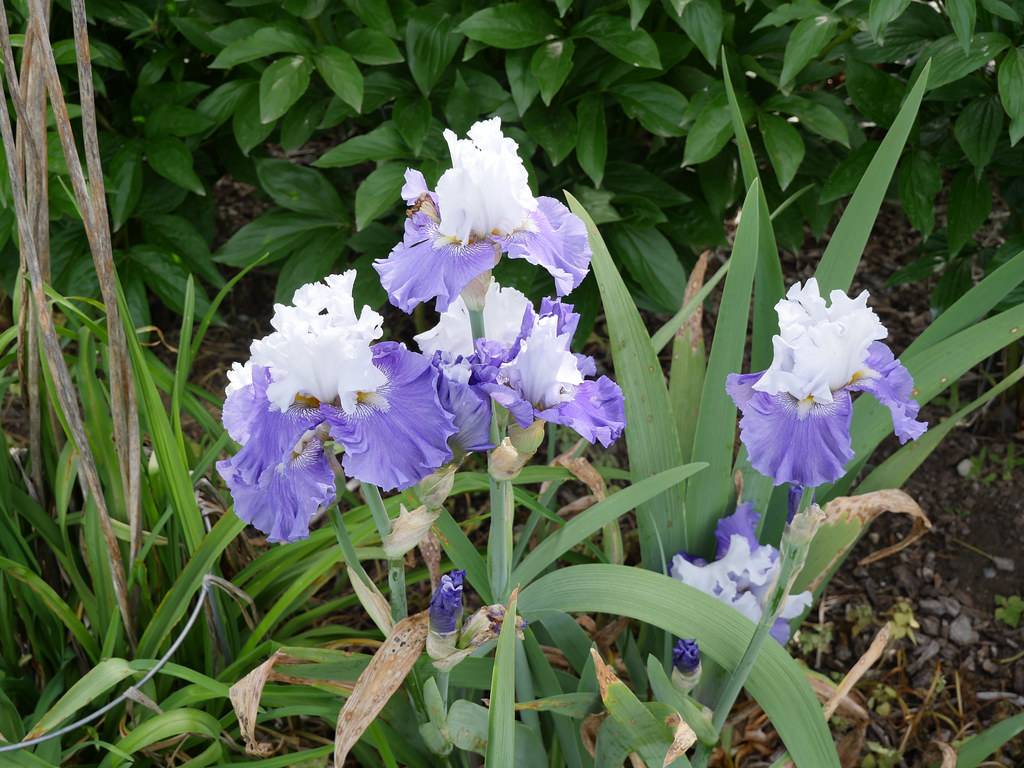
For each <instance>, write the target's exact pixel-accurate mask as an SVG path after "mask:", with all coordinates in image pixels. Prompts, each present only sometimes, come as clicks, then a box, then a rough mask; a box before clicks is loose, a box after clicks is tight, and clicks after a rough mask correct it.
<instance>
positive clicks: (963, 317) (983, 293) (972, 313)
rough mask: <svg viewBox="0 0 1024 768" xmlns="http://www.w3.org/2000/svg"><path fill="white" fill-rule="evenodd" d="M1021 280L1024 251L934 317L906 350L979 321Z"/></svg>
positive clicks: (914, 349) (925, 345)
mask: <svg viewBox="0 0 1024 768" xmlns="http://www.w3.org/2000/svg"><path fill="white" fill-rule="evenodd" d="M1021 281H1024V251H1021V252H1020V253H1018V254H1017V255H1016V256H1014V257H1013V258H1012V259H1010V260H1009V261H1007V262H1006V263H1005V264H1003V265H1002V266H1000V267H999V268H998V269H996V270H994V271H993V272H992V274H990V275H988V276H987V277H986V278H985V279H983V280H981V281H980V282H979V283H978V284H977V285H975V286H973V287H972V288H971V289H970V290H969V291H967V293H965V294H964V295H963V296H961V297H960V298H959V299H957V300H956V301H955V302H954V303H953V306H951V307H950V308H949V309H947V310H946V311H945V312H943V313H942V314H941V315H939V316H938V317H937V318H935V321H934V322H933V323H931V324H930V325H929V326H928V327H927V328H925V329H924V332H923V333H922V334H921V335H920V336H918V337H917V338H916V339H914V341H913V343H912V344H911V345H910V346H909V347H907V352H908V353H916V352H918V351H923V350H925V349H927V348H928V347H930V346H932V345H933V344H936V343H938V342H940V341H942V340H943V339H947V338H949V337H950V336H952V335H953V334H954V333H957V332H959V331H962V330H963V329H964V328H967V327H968V326H969V325H971V324H972V323H976V322H977V321H978V320H980V319H981V318H983V317H984V316H985V315H987V314H988V313H989V312H990V311H991V310H992V308H993V307H995V306H996V304H998V303H999V302H1000V301H1002V300H1003V299H1004V298H1005V297H1006V296H1007V295H1008V294H1009V293H1010V291H1012V290H1013V289H1014V288H1016V287H1017V286H1018V285H1020V283H1021Z"/></svg>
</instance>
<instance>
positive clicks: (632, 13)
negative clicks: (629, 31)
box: [629, 0, 651, 29]
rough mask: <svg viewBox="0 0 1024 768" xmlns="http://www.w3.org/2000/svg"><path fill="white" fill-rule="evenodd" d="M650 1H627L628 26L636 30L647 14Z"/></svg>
mask: <svg viewBox="0 0 1024 768" xmlns="http://www.w3.org/2000/svg"><path fill="white" fill-rule="evenodd" d="M650 4H651V0H629V26H630V27H631V28H633V29H636V28H637V27H638V26H640V22H641V21H642V20H643V18H644V14H645V13H647V8H648V6H650Z"/></svg>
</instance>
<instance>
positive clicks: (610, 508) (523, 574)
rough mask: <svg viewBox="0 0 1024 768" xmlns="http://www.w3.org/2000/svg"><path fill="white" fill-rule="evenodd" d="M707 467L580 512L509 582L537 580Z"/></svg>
mask: <svg viewBox="0 0 1024 768" xmlns="http://www.w3.org/2000/svg"><path fill="white" fill-rule="evenodd" d="M706 466H707V465H706V464H687V465H685V466H681V467H676V468H675V469H670V470H667V471H665V472H659V473H658V474H657V475H654V476H653V477H648V478H646V479H644V480H640V481H639V482H637V483H635V484H634V485H631V486H630V487H629V488H626V489H625V490H622V491H618V492H616V493H613V494H612V495H611V496H610V497H608V498H607V499H605V500H604V501H602V502H599V503H598V504H595V505H594V506H592V507H590V508H589V509H588V510H586V511H585V512H581V513H580V514H579V515H577V516H576V517H574V518H573V519H572V520H570V521H569V522H568V523H566V524H565V525H564V526H562V527H561V528H559V529H558V530H557V531H554V532H553V533H551V534H549V535H548V536H547V537H546V538H545V539H544V540H543V541H542V542H541V543H540V544H539V545H537V547H536V549H534V550H533V551H532V552H530V553H529V554H528V555H527V556H526V557H525V558H523V562H522V563H520V564H519V566H518V567H517V568H516V569H515V570H514V571H513V572H512V583H513V584H520V585H525V584H529V583H530V582H531V581H533V580H534V579H536V578H537V577H538V576H539V575H540V574H541V573H543V572H544V571H545V570H546V569H547V568H549V567H550V566H551V565H553V564H554V563H555V562H556V561H557V560H558V558H559V557H560V556H561V555H563V554H565V553H566V552H568V551H569V550H570V549H572V548H573V547H576V546H577V545H579V544H581V543H582V542H584V541H586V540H587V539H588V538H590V537H591V536H593V535H594V534H595V533H597V532H598V531H600V530H601V529H602V528H603V527H604V526H605V525H607V524H608V523H610V522H613V521H615V520H617V519H618V518H620V517H621V516H622V515H624V514H626V513H627V512H629V511H630V510H631V509H635V508H637V507H639V506H640V505H642V504H644V503H645V502H647V501H648V500H649V499H651V498H653V497H655V496H657V495H658V494H659V493H662V492H664V491H665V490H667V489H670V488H673V487H675V486H678V485H679V484H680V483H682V482H683V481H684V480H686V479H687V478H688V477H690V476H692V475H694V474H696V473H698V472H700V471H701V470H702V469H704V468H705V467H706Z"/></svg>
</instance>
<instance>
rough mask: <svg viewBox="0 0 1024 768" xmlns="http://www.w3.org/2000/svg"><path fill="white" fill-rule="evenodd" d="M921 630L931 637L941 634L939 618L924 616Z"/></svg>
mask: <svg viewBox="0 0 1024 768" xmlns="http://www.w3.org/2000/svg"><path fill="white" fill-rule="evenodd" d="M920 621H921V632H922V633H924V634H926V635H929V636H931V637H938V636H939V620H938V619H937V618H935V617H934V616H922V617H921V619H920Z"/></svg>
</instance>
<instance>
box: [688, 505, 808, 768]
mask: <svg viewBox="0 0 1024 768" xmlns="http://www.w3.org/2000/svg"><path fill="white" fill-rule="evenodd" d="M794 522H796V519H794ZM792 530H793V529H792V528H789V529H787V530H786V533H785V535H784V536H783V538H782V543H781V545H780V546H781V552H780V560H781V562H780V564H779V576H778V579H776V581H775V586H773V587H772V591H771V592H770V593H769V595H768V600H767V602H766V605H765V609H764V611H763V612H762V614H761V620H760V621H758V622H757V627H756V628H755V629H754V634H753V636H752V637H751V638H750V644H749V645H747V649H746V651H744V652H743V657H742V658H741V659H740V663H739V664H738V665H737V666H736V669H734V670H733V671H732V674H730V675H729V677H728V678H727V679H726V681H725V686H724V687H723V688H722V690H721V692H720V693H719V696H718V699H717V701H715V702H714V704H713V706H712V710H713V712H714V715H713V716H712V718H711V728H712V731H713V732H714V733H715V734H716V735H717V734H720V733H721V732H722V726H723V725H725V719H726V718H727V717H728V716H729V712H730V710H732V707H733V705H734V704H735V703H736V699H737V698H739V695H740V691H741V690H743V686H744V684H745V683H746V682H747V678H748V677H749V676H750V670H751V669H753V667H754V662H755V661H756V660H757V655H758V654H759V653H760V652H761V647H762V646H763V645H764V643H765V640H766V639H767V638H768V633H769V632H770V631H771V628H772V625H773V624H774V623H775V620H776V619H777V618H778V616H779V613H781V612H782V606H783V604H784V603H785V602H786V598H787V597H789V593H790V590H791V589H792V588H793V583H794V581H795V580H796V577H797V576H798V575H799V573H800V571H801V569H802V568H803V566H804V562H805V561H806V559H807V550H808V548H809V547H810V539H811V538H813V536H805V537H801V540H800V541H796V538H797V537H796V536H792V535H791V533H792ZM710 755H711V748H710V747H708V746H706V745H705V744H701V745H700V746H698V747H697V751H696V753H695V754H694V756H693V760H692V766H693V768H705V766H706V765H707V762H708V758H709V757H710Z"/></svg>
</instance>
